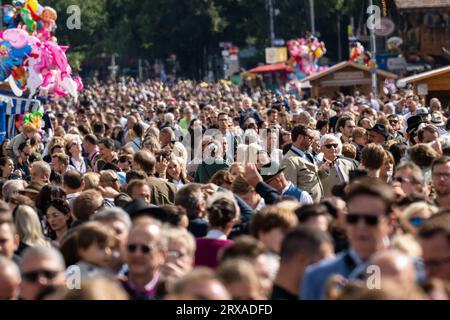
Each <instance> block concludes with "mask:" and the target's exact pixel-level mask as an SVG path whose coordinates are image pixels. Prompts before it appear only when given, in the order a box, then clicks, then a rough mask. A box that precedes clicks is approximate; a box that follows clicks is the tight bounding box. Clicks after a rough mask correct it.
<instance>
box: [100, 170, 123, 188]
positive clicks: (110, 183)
mask: <svg viewBox="0 0 450 320" xmlns="http://www.w3.org/2000/svg"><path fill="white" fill-rule="evenodd" d="M99 186H101V187H103V188H106V187H111V188H113V189H114V190H116V191H119V192H120V182H119V177H118V176H117V173H116V172H115V171H113V170H102V171H100V181H99Z"/></svg>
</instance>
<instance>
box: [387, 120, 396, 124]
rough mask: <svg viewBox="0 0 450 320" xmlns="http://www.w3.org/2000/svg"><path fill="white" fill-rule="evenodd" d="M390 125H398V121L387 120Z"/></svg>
mask: <svg viewBox="0 0 450 320" xmlns="http://www.w3.org/2000/svg"><path fill="white" fill-rule="evenodd" d="M389 123H390V124H398V120H389Z"/></svg>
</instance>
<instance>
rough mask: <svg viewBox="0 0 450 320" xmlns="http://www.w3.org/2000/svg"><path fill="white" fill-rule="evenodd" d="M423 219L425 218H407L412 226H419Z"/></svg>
mask: <svg viewBox="0 0 450 320" xmlns="http://www.w3.org/2000/svg"><path fill="white" fill-rule="evenodd" d="M424 221H425V219H424V218H422V217H414V218H411V219H409V223H411V225H412V226H413V227H420V226H421V225H422V224H423V222H424Z"/></svg>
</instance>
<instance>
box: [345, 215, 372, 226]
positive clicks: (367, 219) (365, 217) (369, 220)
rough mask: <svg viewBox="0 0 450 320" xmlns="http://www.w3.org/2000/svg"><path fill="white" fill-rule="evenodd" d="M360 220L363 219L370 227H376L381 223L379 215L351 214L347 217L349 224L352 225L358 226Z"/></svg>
mask: <svg viewBox="0 0 450 320" xmlns="http://www.w3.org/2000/svg"><path fill="white" fill-rule="evenodd" d="M360 219H363V220H364V223H365V224H366V225H368V226H376V225H378V223H379V222H380V217H379V216H378V215H365V214H357V213H349V214H347V216H346V220H347V223H348V224H351V225H355V224H358V221H359V220H360Z"/></svg>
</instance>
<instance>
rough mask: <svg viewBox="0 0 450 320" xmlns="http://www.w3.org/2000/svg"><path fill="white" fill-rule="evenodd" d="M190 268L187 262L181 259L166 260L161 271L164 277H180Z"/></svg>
mask: <svg viewBox="0 0 450 320" xmlns="http://www.w3.org/2000/svg"><path fill="white" fill-rule="evenodd" d="M189 270H190V267H189V264H187V263H186V262H184V261H183V260H180V259H177V260H175V261H166V263H165V264H164V265H163V267H162V269H161V272H162V274H163V276H164V277H166V278H181V277H182V276H184V275H185V274H186V273H188V272H189Z"/></svg>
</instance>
